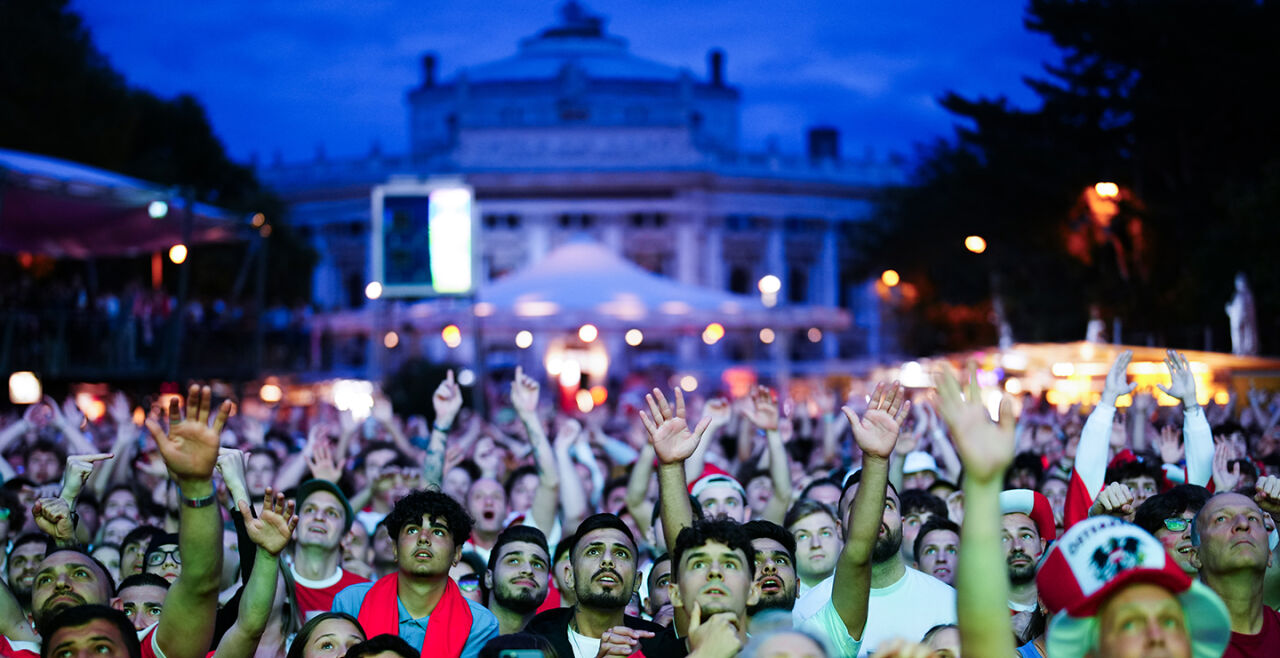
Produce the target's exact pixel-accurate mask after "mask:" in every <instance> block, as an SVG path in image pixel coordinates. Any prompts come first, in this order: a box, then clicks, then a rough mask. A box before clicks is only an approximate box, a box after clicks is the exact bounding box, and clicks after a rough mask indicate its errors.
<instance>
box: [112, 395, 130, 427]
mask: <svg viewBox="0 0 1280 658" xmlns="http://www.w3.org/2000/svg"><path fill="white" fill-rule="evenodd" d="M107 415H108V416H110V417H111V420H112V421H114V422H115V424H116V427H117V428H119V427H126V426H128V425H133V410H132V409H131V408H130V407H129V398H127V397H125V395H124V393H123V392H121V391H116V394H115V395H113V396H111V402H110V403H109V404H107Z"/></svg>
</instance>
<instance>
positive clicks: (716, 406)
mask: <svg viewBox="0 0 1280 658" xmlns="http://www.w3.org/2000/svg"><path fill="white" fill-rule="evenodd" d="M702 416H703V418H710V419H711V425H710V426H708V429H709V430H716V429H719V428H721V427H724V426H725V425H728V424H729V419H730V418H732V417H733V406H732V405H730V404H729V401H728V400H726V399H724V398H711V399H710V400H707V403H706V404H704V405H702Z"/></svg>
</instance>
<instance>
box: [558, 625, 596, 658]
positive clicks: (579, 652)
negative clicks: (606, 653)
mask: <svg viewBox="0 0 1280 658" xmlns="http://www.w3.org/2000/svg"><path fill="white" fill-rule="evenodd" d="M565 630H567V631H569V646H571V647H573V658H596V654H598V653H600V638H598V637H587V636H585V635H582V634H581V633H579V632H577V631H575V630H573V629H572V628H567V629H565Z"/></svg>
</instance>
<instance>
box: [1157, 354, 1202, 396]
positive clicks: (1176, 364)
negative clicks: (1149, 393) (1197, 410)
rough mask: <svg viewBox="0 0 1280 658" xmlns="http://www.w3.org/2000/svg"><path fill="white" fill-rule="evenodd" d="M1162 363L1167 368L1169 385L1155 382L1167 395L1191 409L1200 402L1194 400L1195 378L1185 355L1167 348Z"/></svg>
mask: <svg viewBox="0 0 1280 658" xmlns="http://www.w3.org/2000/svg"><path fill="white" fill-rule="evenodd" d="M1164 365H1165V366H1166V367H1168V368H1169V386H1168V388H1166V387H1165V386H1164V385H1163V384H1156V386H1158V387H1160V390H1162V391H1164V392H1165V394H1166V395H1168V396H1169V397H1174V398H1178V399H1179V400H1181V401H1182V406H1184V407H1186V408H1187V409H1191V408H1193V407H1195V406H1196V405H1198V404H1200V403H1199V402H1198V401H1197V400H1196V378H1195V375H1193V374H1192V373H1191V363H1190V362H1189V361H1187V357H1186V356H1185V355H1182V354H1178V353H1177V352H1175V351H1173V350H1169V353H1168V355H1167V356H1166V357H1165V358H1164Z"/></svg>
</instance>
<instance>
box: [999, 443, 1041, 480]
mask: <svg viewBox="0 0 1280 658" xmlns="http://www.w3.org/2000/svg"><path fill="white" fill-rule="evenodd" d="M1018 471H1031V474H1032V475H1034V476H1035V478H1036V486H1034V487H1032V488H1033V489H1039V488H1040V481H1041V480H1043V479H1044V461H1042V460H1041V459H1040V455H1037V454H1035V453H1034V452H1030V451H1026V452H1020V453H1018V454H1017V455H1014V457H1013V463H1012V464H1010V465H1009V470H1007V471H1005V473H1004V486H1005V488H1006V489H1008V488H1010V484H1009V482H1010V478H1012V477H1013V474H1014V473H1017V472H1018Z"/></svg>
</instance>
